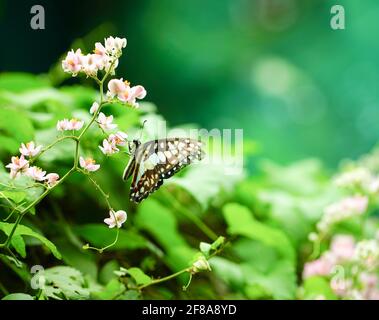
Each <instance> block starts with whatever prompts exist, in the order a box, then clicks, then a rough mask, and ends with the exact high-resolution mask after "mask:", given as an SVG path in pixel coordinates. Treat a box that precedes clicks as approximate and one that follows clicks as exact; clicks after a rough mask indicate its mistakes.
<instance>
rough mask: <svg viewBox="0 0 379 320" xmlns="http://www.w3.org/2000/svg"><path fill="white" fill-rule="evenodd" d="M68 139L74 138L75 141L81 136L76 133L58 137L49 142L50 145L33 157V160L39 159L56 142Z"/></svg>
mask: <svg viewBox="0 0 379 320" xmlns="http://www.w3.org/2000/svg"><path fill="white" fill-rule="evenodd" d="M67 139H72V140H74V141H78V140H79V138H78V137H77V136H74V135H71V136H63V137H60V138H58V139H56V140H55V141H54V142H52V143H51V144H49V145H48V146H46V147H45V148H43V149H42V150H41V152H40V153H39V154H38V155H37V156H35V157H34V158H33V159H31V160H32V161H35V160H37V159H38V158H39V157H40V156H41V155H43V154H44V153H45V152H46V151H48V150H50V149H51V148H52V147H54V146H55V145H56V144H58V143H59V142H61V141H64V140H67Z"/></svg>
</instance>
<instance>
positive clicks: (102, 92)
mask: <svg viewBox="0 0 379 320" xmlns="http://www.w3.org/2000/svg"><path fill="white" fill-rule="evenodd" d="M117 58H118V57H116V58H115V59H114V60H113V61H112V63H111V65H110V67H109V69H108V71H107V72H106V74H105V75H104V77H103V78H102V79H101V81H100V80H98V81H97V83H98V84H99V90H100V103H99V108H98V110H97V112H95V114H94V115H93V117H92V119H91V121H90V122H89V123H88V124H87V125H86V126H85V127H84V129H83V130H82V132H81V133H80V134H79V136H74V135H71V136H63V137H60V138H58V139H56V140H55V141H54V142H52V143H51V144H49V145H48V146H46V147H45V148H44V149H42V150H41V152H40V153H39V154H38V155H37V156H36V157H35V158H33V159H30V162H33V161H35V160H36V159H38V157H40V156H41V155H42V154H44V153H45V152H46V151H48V150H49V149H51V148H52V147H53V146H55V145H56V144H57V143H59V142H61V141H63V140H66V139H72V140H74V141H75V142H76V145H75V155H74V164H73V166H72V168H71V169H70V170H69V171H68V172H67V173H66V174H65V175H64V176H63V177H62V178H61V179H60V180H59V181H58V182H57V183H56V184H55V185H54V186H52V187H50V188H47V189H46V190H45V191H44V192H43V193H42V194H41V195H40V196H39V197H38V198H37V199H36V200H34V201H33V202H31V203H30V204H29V205H28V206H27V207H26V208H25V209H23V210H22V211H21V212H20V214H19V216H18V217H17V219H16V221H15V223H14V225H13V228H12V230H11V232H10V234H9V235H8V237H7V239H6V240H5V242H4V243H2V244H0V248H2V247H5V248H9V245H10V242H11V240H12V237H13V235H14V233H15V231H16V229H17V227H18V225H19V224H20V222H21V220H22V218H23V217H24V215H25V214H26V213H27V212H28V211H29V210H30V209H31V208H33V207H34V206H36V205H37V204H38V203H40V202H41V201H42V199H44V198H45V197H46V196H47V195H48V194H49V193H50V192H51V190H53V189H54V188H56V187H57V186H58V185H60V184H61V183H62V182H63V181H64V180H65V179H66V178H67V177H68V176H69V175H70V174H71V173H72V172H74V171H75V170H77V169H78V162H79V144H80V140H81V138H82V137H83V135H84V133H85V132H87V130H88V129H89V128H90V126H91V125H92V124H93V123H94V121H95V120H96V117H97V116H98V114H99V112H100V110H101V107H102V106H103V105H104V104H105V103H104V81H105V80H106V78H107V77H108V76H109V74H110V72H111V70H112V69H113V66H114V64H115V62H116V60H117ZM90 179H91V178H90ZM91 181H92V180H91ZM93 182H94V181H93ZM96 185H97V184H96ZM97 186H98V185H97ZM98 189H99V190H101V192H102V193H103V195H105V199H106V201H107V204H108V206H109V207H110V204H109V201H108V196H107V195H106V194H105V193H104V192H103V191H102V189H101V188H100V187H99V186H98ZM4 198H5V199H6V200H7V201H8V202H9V203H10V204H11V205H12V208H13V204H12V202H11V201H10V200H9V199H8V198H7V197H4ZM111 212H113V211H112V210H111ZM113 214H114V213H113ZM114 218H115V217H114ZM118 234H119V231H117V235H116V240H115V241H114V242H113V243H112V244H110V245H109V246H106V247H104V248H103V249H98V250H101V251H103V250H105V249H106V248H109V247H110V246H113V245H114V244H115V243H116V242H117V240H118Z"/></svg>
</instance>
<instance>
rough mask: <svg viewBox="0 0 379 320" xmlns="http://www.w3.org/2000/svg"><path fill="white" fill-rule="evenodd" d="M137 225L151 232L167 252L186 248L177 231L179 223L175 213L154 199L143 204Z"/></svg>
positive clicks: (140, 207)
mask: <svg viewBox="0 0 379 320" xmlns="http://www.w3.org/2000/svg"><path fill="white" fill-rule="evenodd" d="M136 224H137V226H138V227H139V228H142V229H144V230H147V231H148V232H150V233H151V234H152V235H153V236H154V238H155V239H156V240H157V241H158V242H159V244H160V245H162V246H163V248H164V249H166V250H170V249H172V248H175V247H181V246H186V242H185V241H184V239H183V237H182V236H181V235H180V233H179V232H178V230H177V221H176V219H175V216H174V215H173V213H172V212H171V211H170V210H169V209H167V208H166V207H164V206H162V205H161V204H159V202H157V201H155V200H153V199H149V200H148V201H145V202H142V203H141V205H140V206H139V210H138V214H137V216H136Z"/></svg>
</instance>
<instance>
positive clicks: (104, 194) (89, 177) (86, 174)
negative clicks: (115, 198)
mask: <svg viewBox="0 0 379 320" xmlns="http://www.w3.org/2000/svg"><path fill="white" fill-rule="evenodd" d="M77 171H79V172H80V173H82V174H84V175H85V176H86V177H87V178H88V180H89V181H91V182H92V184H93V185H94V186H95V189H96V190H98V191H99V192H100V193H101V195H102V196H103V197H104V200H105V202H106V203H107V206H108V208H109V210H112V206H111V204H110V202H109V195H108V194H107V193H105V192H104V190H103V189H102V188H101V187H100V185H99V184H98V183H97V182H96V180H95V179H93V178H92V177H91V175H90V174H89V173H88V172H86V171H84V170H82V169H80V168H77Z"/></svg>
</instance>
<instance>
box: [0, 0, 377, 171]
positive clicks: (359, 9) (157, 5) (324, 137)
mask: <svg viewBox="0 0 379 320" xmlns="http://www.w3.org/2000/svg"><path fill="white" fill-rule="evenodd" d="M337 2H338V4H342V5H343V6H344V7H345V10H346V30H339V31H334V30H332V29H331V27H330V18H331V14H330V9H331V7H332V5H334V4H337ZM34 4H36V3H35V1H22V3H20V1H17V2H16V1H0V36H1V39H2V46H1V47H2V50H0V67H1V71H23V72H32V73H47V72H49V70H50V66H51V65H52V64H54V63H55V62H57V61H59V60H60V59H61V55H62V54H63V53H64V52H65V51H67V50H68V49H70V48H71V46H72V45H73V43H72V41H73V40H74V39H82V41H83V42H84V43H88V47H87V49H90V48H91V46H92V44H93V42H94V41H101V40H102V38H103V37H104V36H107V35H109V34H113V35H118V36H121V37H126V38H127V39H128V42H129V45H128V46H127V50H126V58H123V59H122V60H121V66H120V70H119V71H118V74H119V75H120V76H124V77H125V78H127V79H128V80H130V81H131V82H132V83H141V84H143V85H144V86H145V87H146V88H147V90H148V100H149V101H153V102H154V103H155V104H157V106H158V109H159V112H160V113H162V114H163V116H164V117H165V118H166V119H167V120H168V121H169V122H170V124H171V125H177V124H180V123H184V122H186V123H188V122H192V123H199V124H200V125H201V126H203V127H205V128H208V129H211V128H215V127H216V128H243V129H244V133H245V137H247V138H250V139H254V140H256V141H258V142H259V151H260V152H259V154H258V157H263V158H270V159H271V160H274V161H276V162H279V163H289V162H291V161H294V160H298V159H303V158H307V157H318V158H321V159H322V160H323V161H324V162H325V163H326V165H328V166H329V167H335V166H336V165H337V164H338V162H339V160H340V159H341V158H345V157H356V156H357V155H359V154H361V153H364V152H367V151H368V150H369V149H370V148H371V147H372V146H373V145H375V143H376V141H377V132H378V129H379V121H378V119H379V106H378V103H379V97H378V84H379V74H378V72H377V70H378V67H379V58H378V57H379V54H378V53H379V44H378V42H376V41H374V39H373V37H374V36H375V30H378V28H379V20H378V18H377V17H378V15H379V3H378V2H377V1H376V0H366V1H364V2H362V1H355V0H341V1H333V0H330V1H316V0H250V1H249V0H233V1H227V0H206V1H203V0H193V1H190V2H188V1H175V0H160V1H153V0H144V1H100V0H96V1H80V2H79V1H73V0H69V1H60V2H58V1H54V2H53V1H39V2H38V4H41V5H43V6H44V8H45V10H46V29H45V30H32V29H31V28H30V25H29V23H30V18H31V16H32V15H31V14H30V8H31V6H32V5H34ZM50 72H51V70H50ZM66 81H67V80H66ZM75 81H76V80H75ZM57 85H58V83H57Z"/></svg>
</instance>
